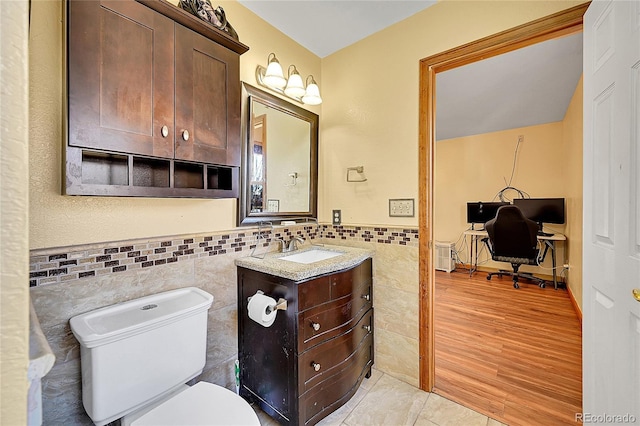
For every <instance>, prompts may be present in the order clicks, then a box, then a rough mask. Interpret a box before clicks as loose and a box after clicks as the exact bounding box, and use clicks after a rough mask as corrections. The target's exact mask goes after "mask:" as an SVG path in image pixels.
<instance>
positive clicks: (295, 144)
mask: <svg viewBox="0 0 640 426" xmlns="http://www.w3.org/2000/svg"><path fill="white" fill-rule="evenodd" d="M242 92H243V93H242V140H243V158H242V187H241V196H240V203H239V204H240V205H239V206H238V223H239V225H251V224H254V223H257V222H259V221H273V222H279V221H282V220H287V219H291V218H317V208H318V121H319V120H318V115H317V114H314V113H312V112H310V111H307V110H306V109H304V108H301V107H299V106H297V105H293V104H291V103H289V102H287V101H285V100H284V99H280V98H278V97H277V96H274V95H271V94H270V93H267V92H265V91H263V90H260V89H258V88H256V87H253V86H251V85H249V84H247V83H242Z"/></svg>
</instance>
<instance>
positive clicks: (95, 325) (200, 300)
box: [70, 287, 213, 425]
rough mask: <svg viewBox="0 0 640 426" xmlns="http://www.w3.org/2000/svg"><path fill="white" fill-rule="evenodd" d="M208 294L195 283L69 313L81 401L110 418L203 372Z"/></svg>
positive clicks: (101, 419) (93, 413)
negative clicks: (76, 349)
mask: <svg viewBox="0 0 640 426" xmlns="http://www.w3.org/2000/svg"><path fill="white" fill-rule="evenodd" d="M212 302H213V296H212V295H210V294H209V293H207V292H205V291H203V290H200V289H199V288H195V287H187V288H182V289H177V290H171V291H167V292H164V293H159V294H155V295H151V296H147V297H143V298H140V299H135V300H131V301H128V302H124V303H119V304H116V305H112V306H107V307H104V308H100V309H97V310H95V311H91V312H87V313H85V314H82V315H78V316H75V317H73V318H71V320H70V325H71V330H72V331H73V334H74V335H75V337H76V339H78V341H79V342H80V356H81V364H82V402H83V404H84V408H85V410H86V411H87V414H89V417H91V419H92V420H93V422H94V423H95V424H97V425H103V424H106V423H109V422H111V421H113V420H115V419H118V418H120V417H122V416H123V415H125V414H127V413H129V412H131V411H134V410H135V409H137V408H139V407H141V406H143V405H145V404H147V403H149V402H152V401H154V400H156V399H158V398H160V397H162V396H163V395H164V394H165V393H168V392H170V391H172V390H174V389H175V388H176V387H178V386H180V385H183V384H184V383H185V382H187V381H189V380H190V379H192V378H194V377H195V376H197V375H198V374H200V373H201V372H202V369H203V368H204V365H205V361H206V351H207V311H208V309H209V308H210V307H211V304H212Z"/></svg>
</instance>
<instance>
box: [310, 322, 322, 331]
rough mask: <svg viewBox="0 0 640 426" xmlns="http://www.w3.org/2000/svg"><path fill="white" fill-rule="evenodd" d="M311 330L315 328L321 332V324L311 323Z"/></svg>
mask: <svg viewBox="0 0 640 426" xmlns="http://www.w3.org/2000/svg"><path fill="white" fill-rule="evenodd" d="M311 328H313V329H314V330H315V331H318V330H320V324H319V323H317V322H312V323H311Z"/></svg>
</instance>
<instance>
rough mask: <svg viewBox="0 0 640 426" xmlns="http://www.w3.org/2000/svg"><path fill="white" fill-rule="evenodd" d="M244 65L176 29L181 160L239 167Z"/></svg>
mask: <svg viewBox="0 0 640 426" xmlns="http://www.w3.org/2000/svg"><path fill="white" fill-rule="evenodd" d="M239 62H240V59H239V57H238V55H237V54H236V53H234V52H232V51H231V50H229V49H227V48H225V47H222V46H220V45H218V44H216V43H214V42H212V41H210V40H208V39H206V38H205V37H203V36H201V35H200V34H197V33H195V32H193V31H191V30H189V29H187V28H185V27H183V26H181V25H178V24H176V135H175V151H176V159H181V160H190V161H198V162H205V163H214V164H222V165H229V166H240V67H239Z"/></svg>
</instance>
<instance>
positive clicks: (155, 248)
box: [29, 224, 418, 287]
mask: <svg viewBox="0 0 640 426" xmlns="http://www.w3.org/2000/svg"><path fill="white" fill-rule="evenodd" d="M292 235H297V236H301V237H302V238H304V239H310V240H316V239H322V238H325V239H329V240H332V239H335V240H351V241H361V242H373V243H379V244H398V245H405V246H414V247H417V246H418V230H417V229H406V228H403V229H400V228H389V227H369V226H344V225H343V226H333V225H319V226H316V225H307V224H304V225H299V226H290V227H285V228H276V229H273V230H271V229H267V230H262V231H260V238H258V229H257V228H251V229H239V230H234V231H225V232H220V233H214V234H200V235H194V236H191V235H189V236H174V237H158V238H153V239H146V240H131V241H124V242H114V243H99V244H88V245H82V246H71V247H61V248H48V249H37V250H31V252H30V268H29V285H30V287H37V286H43V285H51V284H56V283H62V282H67V281H72V280H76V279H81V278H90V277H95V276H99V275H105V274H112V273H117V272H124V271H131V270H136V269H142V268H149V267H154V266H159V265H165V264H169V263H174V262H179V261H183V260H186V259H194V258H201V257H209V256H220V255H225V254H228V253H234V252H241V251H250V250H253V249H254V248H255V247H257V246H258V245H260V246H263V247H267V246H269V245H270V244H271V243H272V242H274V241H275V240H278V239H289V238H290V237H291V236H292ZM274 248H275V247H274Z"/></svg>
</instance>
